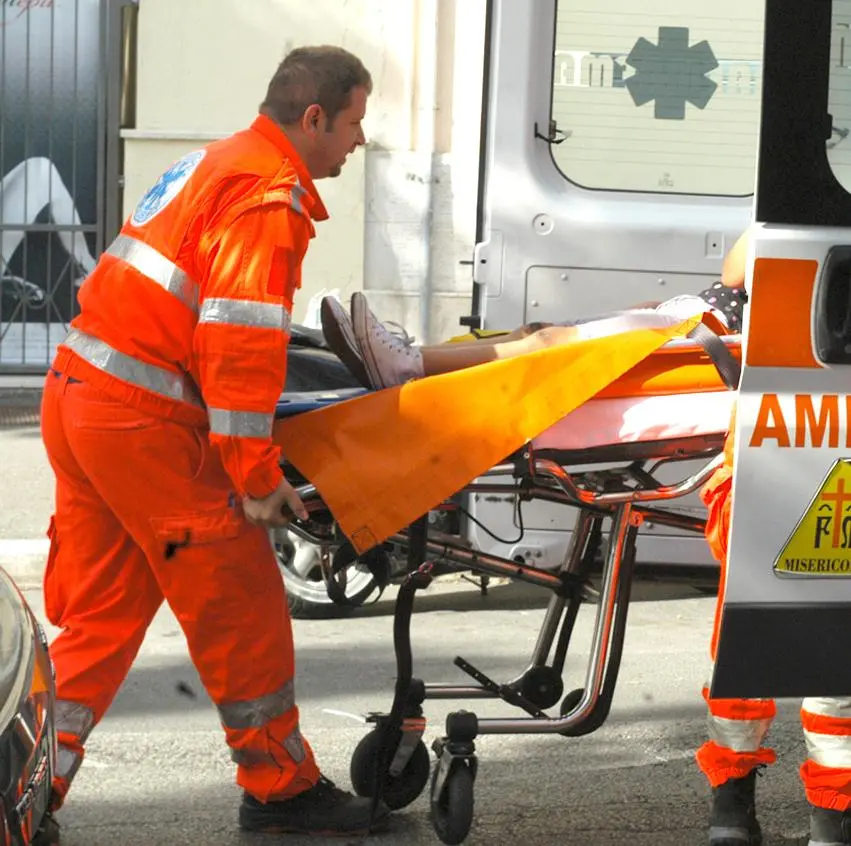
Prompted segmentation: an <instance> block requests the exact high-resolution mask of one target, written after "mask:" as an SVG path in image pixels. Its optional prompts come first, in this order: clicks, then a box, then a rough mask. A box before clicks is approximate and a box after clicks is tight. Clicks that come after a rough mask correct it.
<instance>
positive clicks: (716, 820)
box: [709, 770, 762, 846]
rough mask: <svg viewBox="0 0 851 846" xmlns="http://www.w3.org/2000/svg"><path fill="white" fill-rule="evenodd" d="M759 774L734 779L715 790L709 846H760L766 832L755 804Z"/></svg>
mask: <svg viewBox="0 0 851 846" xmlns="http://www.w3.org/2000/svg"><path fill="white" fill-rule="evenodd" d="M756 775H757V771H756V770H752V771H751V772H750V773H748V774H747V775H746V776H745V777H744V778H731V779H730V780H729V781H725V782H724V784H722V785H720V786H719V787H715V788H713V790H712V811H711V813H710V816H709V846H759V844H761V843H762V831H761V829H760V827H759V823H758V822H757V819H756V803H755V801H754V794H755V785H754V782H755V781H756Z"/></svg>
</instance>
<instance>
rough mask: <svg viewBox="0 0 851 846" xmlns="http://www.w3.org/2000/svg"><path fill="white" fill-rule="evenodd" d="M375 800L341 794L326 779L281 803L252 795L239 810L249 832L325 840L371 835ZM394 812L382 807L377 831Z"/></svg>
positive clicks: (374, 824) (241, 822) (245, 797)
mask: <svg viewBox="0 0 851 846" xmlns="http://www.w3.org/2000/svg"><path fill="white" fill-rule="evenodd" d="M371 812H372V799H363V798H361V797H359V796H354V795H353V794H351V793H347V792H346V791H345V790H340V789H339V788H338V787H335V786H334V784H333V782H331V781H329V780H328V779H327V778H325V777H324V776H320V777H319V781H318V782H317V783H316V784H315V785H314V786H313V787H311V788H310V789H309V790H306V791H305V792H304V793H299V794H298V795H297V796H293V798H292V799H286V800H283V801H279V802H267V803H265V804H264V803H263V802H261V801H260V800H259V799H255V798H254V797H253V796H251V795H249V794H248V793H246V794H244V795H243V797H242V804H241V805H240V807H239V825H240V827H241V828H244V829H245V830H246V831H261V832H264V833H267V834H314V835H323V836H325V837H333V836H335V835H338V836H347V835H357V834H368V833H369V831H370V817H371ZM389 813H390V810H389V809H388V808H387V806H386V805H385V804H384V803H379V805H378V808H377V809H376V811H375V818H374V819H373V820H372V828H377V827H378V826H379V825H380V824H381V823H382V822H384V821H385V820H386V819H387V816H388V814H389Z"/></svg>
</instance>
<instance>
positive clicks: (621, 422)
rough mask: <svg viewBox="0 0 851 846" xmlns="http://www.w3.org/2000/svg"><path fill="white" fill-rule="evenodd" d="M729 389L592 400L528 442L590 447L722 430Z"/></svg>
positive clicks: (727, 422)
mask: <svg viewBox="0 0 851 846" xmlns="http://www.w3.org/2000/svg"><path fill="white" fill-rule="evenodd" d="M735 399H736V393H735V392H734V391H708V392H706V393H698V394H672V395H669V396H655V397H624V398H611V399H594V400H590V401H589V402H586V403H585V404H584V405H581V406H580V407H579V408H577V409H576V410H575V411H572V412H571V413H570V414H568V415H567V416H566V417H563V418H562V419H561V420H559V422H558V423H556V424H555V426H551V427H550V428H549V429H547V430H546V431H545V432H542V433H541V434H540V435H538V437H537V438H535V439H534V440H533V441H532V445H533V447H534V448H535V449H552V450H590V449H594V448H596V447H603V446H612V445H615V444H630V443H644V442H647V441H667V440H675V439H677V438H684V437H689V436H699V435H714V434H724V433H726V431H727V428H728V427H729V425H730V415H731V414H732V411H733V403H734V402H735Z"/></svg>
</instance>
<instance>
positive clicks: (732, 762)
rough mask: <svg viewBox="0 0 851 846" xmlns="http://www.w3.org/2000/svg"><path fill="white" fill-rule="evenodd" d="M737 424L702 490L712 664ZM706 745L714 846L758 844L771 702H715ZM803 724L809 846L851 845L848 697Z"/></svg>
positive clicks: (828, 702)
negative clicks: (712, 580)
mask: <svg viewBox="0 0 851 846" xmlns="http://www.w3.org/2000/svg"><path fill="white" fill-rule="evenodd" d="M748 242H749V237H748V233H747V232H746V233H745V234H744V235H743V236H742V237H741V238H740V239H739V241H738V242H737V243H736V245H735V246H734V247H733V249H732V250H731V251H730V254H729V255H728V256H727V259H726V260H725V263H724V273H723V276H722V281H723V282H724V284H725V285H727V286H729V287H731V288H739V287H741V286H743V285H744V282H745V268H746V266H747V252H748ZM734 431H735V420H734V421H733V422H732V423H731V426H730V434H729V435H728V437H727V442H726V444H725V445H724V458H725V461H724V465H723V466H722V467H720V468H719V469H718V470H717V471H716V472H715V473H714V474H713V476H712V478H711V479H710V480H709V482H708V483H707V484H706V485H705V486H704V488H703V490H702V492H701V496H702V498H703V501H704V503H705V504H706V506H707V509H708V518H707V525H706V538H707V540H708V541H709V546H710V548H711V550H712V553H713V555H714V556H715V557H716V559H717V560H718V561H719V562H720V564H721V585H720V590H719V594H718V605H717V607H716V614H715V626H714V631H713V634H712V643H711V654H712V659H713V660H714V659H715V654H716V647H717V644H718V633H719V627H720V622H721V619H720V617H721V610H722V604H723V596H724V582H725V579H726V573H727V549H728V543H729V535H730V508H731V504H732V487H733V442H734ZM703 695H704V697H705V698H706V700H707V705H708V709H709V715H708V722H709V739H708V740H707V742H706V743H704V744H703V746H701V747H700V749H699V750H698V752H697V762H698V766H699V767H700V769H701V770H702V772H703V773H704V775H705V776H706V778H707V780H708V781H709V784H710V786H711V787H712V808H711V812H710V829H709V843H710V846H758V845H759V844H760V843H762V832H761V830H760V825H759V822H758V821H757V816H756V802H755V779H756V775H757V773H758V772H759V771H760V770H762V769H763V768H764V767H766V766H767V765H768V764H771V763H774V761H775V758H776V755H775V753H774V751H773V750H772V749H770V748H768V747H766V746H765V745H764V741H765V738H766V734H767V733H768V730H769V728H770V726H771V723H772V721H773V719H774V717H775V714H776V706H775V703H774V701H773V700H771V699H710V698H709V689H708V687H705V688H704V691H703ZM801 723H802V726H803V729H804V738H805V740H806V744H807V753H808V754H807V761H806V762H805V763H804V764H803V766H802V767H801V779H802V781H803V784H804V790H805V792H806V796H807V799H808V801H809V803H810V805H811V812H810V839H809V841H808V846H851V699H835V698H806V699H804V701H803V704H802V707H801Z"/></svg>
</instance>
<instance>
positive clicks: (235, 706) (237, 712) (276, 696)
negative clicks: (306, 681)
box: [217, 681, 295, 729]
mask: <svg viewBox="0 0 851 846" xmlns="http://www.w3.org/2000/svg"><path fill="white" fill-rule="evenodd" d="M217 707H218V709H219V716H220V717H221V718H222V725H224V726H225V728H230V729H249V728H262V727H263V726H265V725H266V724H267V723H268V722H269V721H271V720H273V719H275V717H280V716H281V715H282V714H286V713H287V711H291V710H292V709H293V708H294V707H295V685H294V684H293V682H292V681H288V682H287V683H286V684H285V685H284V686H283V687H282V688H281V689H280V690H276V691H275V692H274V693H267V694H266V695H265V696H261V697H259V698H257V699H246V700H244V701H242V702H228V703H226V704H223V705H219V706H217Z"/></svg>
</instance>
